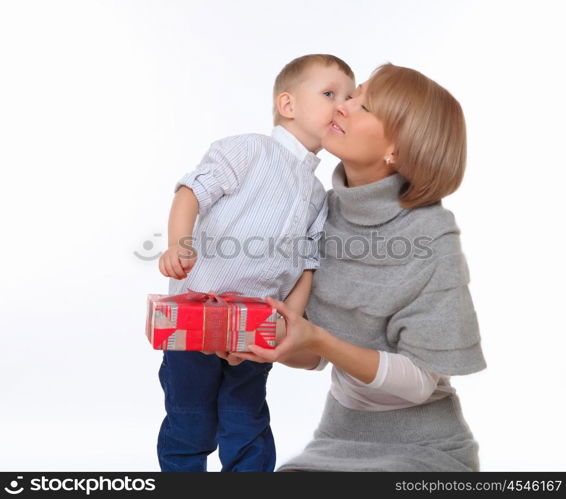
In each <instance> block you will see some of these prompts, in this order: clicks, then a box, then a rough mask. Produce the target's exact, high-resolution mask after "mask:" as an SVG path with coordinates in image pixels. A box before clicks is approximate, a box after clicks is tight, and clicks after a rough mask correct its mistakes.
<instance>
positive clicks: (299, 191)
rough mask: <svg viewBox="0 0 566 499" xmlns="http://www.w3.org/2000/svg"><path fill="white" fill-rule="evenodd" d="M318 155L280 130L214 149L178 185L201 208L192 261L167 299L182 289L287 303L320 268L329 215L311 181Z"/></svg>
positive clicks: (172, 282) (317, 186) (321, 194)
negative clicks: (306, 275) (298, 285)
mask: <svg viewBox="0 0 566 499" xmlns="http://www.w3.org/2000/svg"><path fill="white" fill-rule="evenodd" d="M319 162H320V158H318V157H317V156H316V155H315V154H313V153H312V152H310V151H308V150H307V149H306V148H305V146H304V145H303V144H302V143H301V142H300V141H299V140H298V139H297V138H296V137H295V136H294V135H293V134H291V133H290V132H289V131H287V130H286V129H285V128H284V127H282V126H276V127H275V128H274V129H273V131H272V134H271V137H270V136H267V135H260V134H245V135H236V136H232V137H227V138H224V139H221V140H218V141H216V142H214V143H213V144H212V145H211V147H210V149H209V150H208V152H207V153H206V154H205V156H204V158H203V159H202V161H201V163H200V164H199V165H198V166H197V167H196V168H195V170H193V171H192V172H190V173H188V174H186V175H185V176H184V177H182V178H181V179H180V180H179V182H177V184H176V185H175V189H174V192H177V190H178V189H179V188H180V187H181V186H187V187H190V188H191V189H192V190H193V192H194V194H195V196H196V198H197V200H198V203H199V211H198V216H197V220H196V222H195V226H194V229H193V241H192V244H193V247H194V248H195V250H196V252H197V261H196V263H195V265H194V267H193V268H192V270H191V271H190V272H189V274H188V275H187V277H186V278H185V279H181V280H178V279H173V278H170V281H169V294H172V295H173V294H180V293H183V292H184V291H185V290H187V289H191V290H194V291H201V292H208V291H211V290H212V291H215V292H216V293H222V292H225V291H238V292H240V293H242V294H244V295H246V296H259V297H265V296H272V297H274V298H276V299H278V300H284V299H285V298H286V297H287V295H288V294H289V292H290V291H291V290H292V289H293V287H294V285H295V283H296V282H297V280H298V279H299V277H300V276H301V274H302V272H303V271H304V270H305V269H316V268H318V266H319V248H318V245H319V239H320V238H321V236H322V229H323V226H324V222H325V220H326V216H327V213H328V204H327V199H326V192H325V189H324V187H323V185H322V183H321V182H320V180H318V178H317V177H316V176H315V170H316V167H317V166H318V164H319Z"/></svg>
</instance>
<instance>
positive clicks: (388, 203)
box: [332, 162, 407, 225]
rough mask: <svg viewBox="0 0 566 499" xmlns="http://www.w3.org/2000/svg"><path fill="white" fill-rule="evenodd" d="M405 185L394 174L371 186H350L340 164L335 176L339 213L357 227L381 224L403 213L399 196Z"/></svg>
mask: <svg viewBox="0 0 566 499" xmlns="http://www.w3.org/2000/svg"><path fill="white" fill-rule="evenodd" d="M406 182H407V181H406V179H405V178H404V177H402V176H401V175H400V174H399V173H394V174H393V175H389V176H388V177H385V178H384V179H381V180H378V181H377V182H372V183H371V184H365V185H360V186H357V187H348V186H347V185H346V172H345V170H344V165H343V164H342V163H341V162H340V163H339V164H338V166H336V168H335V169H334V172H333V173H332V187H333V191H334V193H335V194H336V196H337V197H338V201H339V210H340V213H341V214H342V216H343V217H344V218H345V219H346V220H348V221H350V222H352V223H355V224H358V225H380V224H383V223H385V222H388V221H389V220H392V219H393V218H395V217H396V216H397V215H399V213H401V212H402V211H403V210H404V208H403V207H402V206H401V205H400V204H399V193H400V191H401V189H402V188H403V186H404V184H406Z"/></svg>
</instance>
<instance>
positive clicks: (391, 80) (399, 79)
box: [366, 63, 466, 208]
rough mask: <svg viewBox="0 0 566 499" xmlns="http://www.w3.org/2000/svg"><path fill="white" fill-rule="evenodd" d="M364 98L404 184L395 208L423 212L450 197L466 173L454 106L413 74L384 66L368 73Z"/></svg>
mask: <svg viewBox="0 0 566 499" xmlns="http://www.w3.org/2000/svg"><path fill="white" fill-rule="evenodd" d="M366 98H367V106H368V109H369V110H370V111H371V112H372V113H373V114H375V115H376V116H377V118H379V120H380V121H381V122H382V123H383V126H384V129H385V135H386V136H387V138H388V139H390V140H392V141H393V142H394V144H395V148H396V153H397V158H396V162H395V169H396V170H397V171H398V172H399V173H400V174H401V175H402V176H403V177H405V178H406V179H407V180H408V181H409V185H408V188H407V189H406V190H405V191H404V192H403V193H402V194H401V196H400V198H399V202H400V204H401V205H402V206H403V207H405V208H415V207H418V206H425V205H428V204H432V203H435V202H437V201H439V200H440V199H442V198H443V197H444V196H447V195H448V194H451V193H452V192H454V191H455V190H456V189H457V188H458V187H459V186H460V183H461V182H462V178H463V177H464V170H465V168H466V123H465V121H464V113H463V112H462V108H461V106H460V104H459V103H458V101H457V100H456V99H455V98H454V97H453V96H452V95H451V94H450V93H449V92H448V91H447V90H446V89H444V88H443V87H441V86H440V85H439V84H438V83H436V82H434V81H433V80H431V79H430V78H427V77H426V76H424V75H423V74H421V73H419V72H418V71H415V70H413V69H409V68H403V67H400V66H395V65H393V64H390V63H387V64H383V65H382V66H379V67H378V68H377V69H376V70H375V71H374V72H373V73H372V75H371V77H370V79H369V81H368V87H367V95H366Z"/></svg>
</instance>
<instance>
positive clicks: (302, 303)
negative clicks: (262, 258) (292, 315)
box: [283, 269, 314, 317]
mask: <svg viewBox="0 0 566 499" xmlns="http://www.w3.org/2000/svg"><path fill="white" fill-rule="evenodd" d="M313 273H314V270H311V269H309V270H304V271H303V274H302V275H301V277H300V278H299V280H298V281H297V282H296V283H295V287H294V288H293V289H292V290H291V292H290V293H289V294H288V295H287V298H285V300H283V301H284V302H285V303H286V304H287V306H288V307H289V308H290V309H291V310H293V312H296V313H297V314H299V315H300V316H301V317H302V316H303V315H304V313H305V307H306V306H307V302H308V301H309V295H310V293H311V287H312V277H313Z"/></svg>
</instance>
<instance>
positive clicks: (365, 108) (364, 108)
mask: <svg viewBox="0 0 566 499" xmlns="http://www.w3.org/2000/svg"><path fill="white" fill-rule="evenodd" d="M362 109H363V110H364V111H367V112H368V113H369V109H368V108H367V107H366V106H364V105H363V104H362Z"/></svg>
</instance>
